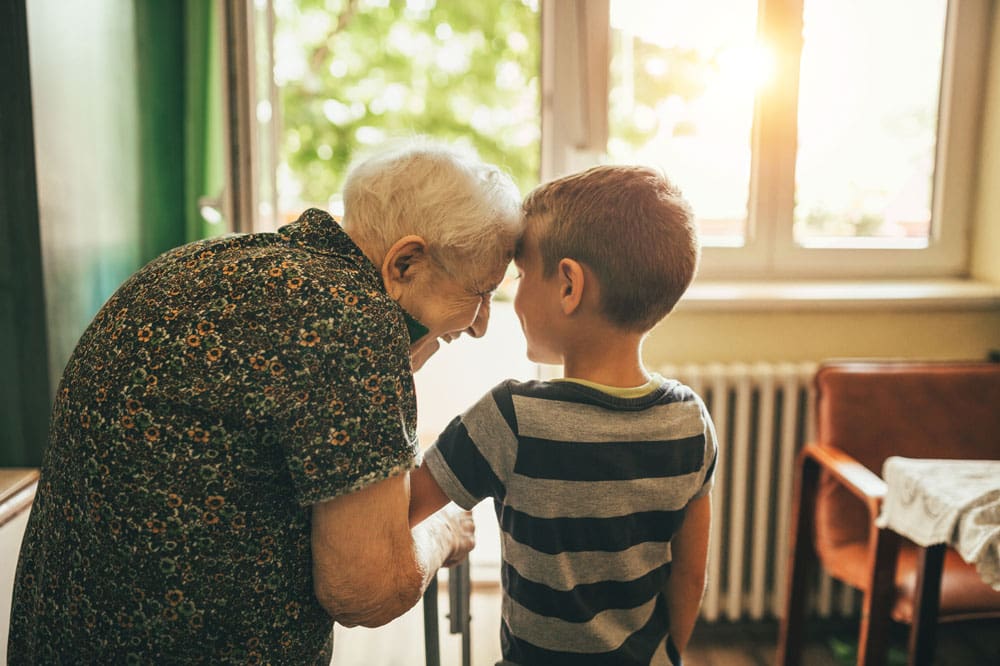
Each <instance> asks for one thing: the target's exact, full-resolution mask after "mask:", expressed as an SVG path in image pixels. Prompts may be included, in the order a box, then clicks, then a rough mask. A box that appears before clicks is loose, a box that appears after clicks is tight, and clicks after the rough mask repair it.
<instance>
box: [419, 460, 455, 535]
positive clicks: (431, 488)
mask: <svg viewBox="0 0 1000 666" xmlns="http://www.w3.org/2000/svg"><path fill="white" fill-rule="evenodd" d="M450 501H451V500H450V499H449V498H448V496H447V495H445V494H444V491H443V490H441V486H439V485H438V483H437V481H435V480H434V477H433V476H431V473H430V471H428V469H427V465H421V466H420V467H418V468H417V469H415V470H413V471H412V472H410V527H411V528H413V527H416V526H417V525H419V524H420V523H421V522H423V521H424V519H425V518H427V517H428V516H430V515H432V514H434V513H436V512H437V511H438V510H439V509H440V508H441V507H443V506H444V505H445V504H447V503H448V502H450Z"/></svg>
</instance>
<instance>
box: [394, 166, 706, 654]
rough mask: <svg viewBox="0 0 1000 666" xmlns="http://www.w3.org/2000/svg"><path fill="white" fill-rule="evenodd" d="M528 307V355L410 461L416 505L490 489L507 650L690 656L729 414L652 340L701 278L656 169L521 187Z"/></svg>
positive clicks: (691, 242)
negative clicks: (661, 357)
mask: <svg viewBox="0 0 1000 666" xmlns="http://www.w3.org/2000/svg"><path fill="white" fill-rule="evenodd" d="M523 208H524V215H525V221H526V231H525V234H524V236H523V238H522V240H521V243H520V246H519V249H518V251H517V254H516V256H515V259H514V261H515V263H516V265H517V267H518V268H519V269H520V274H521V275H520V284H519V285H518V290H517V297H516V298H515V300H514V309H515V311H516V312H517V315H518V317H519V318H520V320H521V326H522V328H523V329H524V335H525V337H526V339H527V343H528V357H529V358H530V359H532V360H534V361H537V362H539V363H552V364H562V365H563V366H564V370H565V375H566V376H565V378H564V379H560V380H555V381H549V382H540V381H531V382H518V381H513V380H510V381H506V382H504V383H502V384H500V385H499V386H497V387H496V388H494V389H493V390H492V391H491V392H490V393H489V394H488V395H486V396H485V397H483V398H482V399H481V400H480V401H479V402H478V403H477V404H476V405H474V406H473V407H472V408H470V409H469V410H468V411H467V412H466V413H464V414H462V415H461V416H459V417H458V418H456V419H455V420H454V421H452V423H451V424H449V426H448V427H447V429H446V430H445V431H444V433H443V434H442V435H441V436H440V437H439V438H438V440H437V442H436V443H435V444H434V446H433V447H432V448H431V449H430V450H428V451H427V454H426V456H425V458H424V462H423V464H422V466H421V467H419V468H418V469H417V470H415V471H414V472H413V473H412V474H411V504H410V520H411V523H412V524H416V523H417V522H419V521H420V520H423V518H424V517H425V516H427V515H430V514H431V513H433V512H434V511H436V510H437V509H439V508H440V507H441V506H443V505H444V504H446V503H447V502H448V501H449V500H451V501H454V502H455V503H456V504H458V505H459V506H462V507H464V508H466V509H470V508H472V507H473V506H474V505H475V504H477V503H478V502H479V501H481V500H483V499H485V498H486V497H492V498H493V500H494V506H495V509H496V514H497V519H498V521H499V523H500V528H501V531H502V534H501V543H502V554H503V565H502V581H503V607H502V622H501V629H500V632H501V642H502V646H503V656H504V660H505V663H507V662H512V663H515V664H521V665H522V666H527V665H529V664H544V665H546V666H554V665H558V664H572V665H573V666H580V665H587V664H673V665H674V666H677V665H678V664H680V663H681V658H680V654H681V652H683V650H684V647H685V645H686V644H687V642H688V638H689V637H690V635H691V630H692V628H693V627H694V623H695V619H696V616H697V613H698V608H699V606H700V603H701V598H702V593H703V590H704V586H705V562H706V558H707V548H708V532H709V524H710V522H711V513H712V508H711V499H710V497H709V494H708V492H709V490H710V489H711V486H712V477H713V471H714V469H715V461H716V450H717V449H716V444H715V436H714V428H713V425H712V422H711V420H710V418H709V416H708V414H707V412H706V410H705V406H704V404H703V403H702V401H701V400H700V399H699V397H698V396H697V395H695V393H694V392H693V391H691V389H689V388H687V387H686V386H683V385H682V384H680V383H679V382H676V381H672V380H667V379H664V378H662V377H660V376H658V375H657V374H655V373H651V372H649V371H648V370H647V369H646V368H645V367H644V366H643V363H642V360H641V357H640V346H641V344H642V340H643V338H644V337H645V335H646V334H647V333H648V332H649V330H650V329H651V328H652V327H653V326H654V325H655V324H656V323H657V322H659V321H660V320H661V319H663V317H665V316H666V315H667V314H668V313H669V312H670V311H671V309H672V308H673V307H674V304H676V303H677V301H678V299H679V298H680V297H681V294H683V293H684V291H685V290H686V289H687V287H688V285H689V284H690V282H691V279H692V278H693V276H694V273H695V269H696V266H697V262H698V253H699V250H698V240H697V235H696V232H695V227H694V219H693V216H692V213H691V209H690V207H689V206H688V204H687V202H686V201H685V200H684V199H683V198H681V195H680V192H679V191H678V190H677V189H676V188H675V187H674V186H673V185H672V184H671V183H670V182H669V181H668V180H666V179H665V178H664V177H663V176H661V175H660V174H659V173H657V172H656V171H653V170H651V169H646V168H641V167H625V166H602V167H595V168H592V169H589V170H587V171H584V172H582V173H578V174H574V175H571V176H567V177H564V178H560V179H558V180H555V181H552V182H550V183H547V184H544V185H541V186H540V187H538V188H536V189H535V190H534V191H533V192H531V193H530V194H529V195H528V197H527V199H526V200H525V202H524V207H523Z"/></svg>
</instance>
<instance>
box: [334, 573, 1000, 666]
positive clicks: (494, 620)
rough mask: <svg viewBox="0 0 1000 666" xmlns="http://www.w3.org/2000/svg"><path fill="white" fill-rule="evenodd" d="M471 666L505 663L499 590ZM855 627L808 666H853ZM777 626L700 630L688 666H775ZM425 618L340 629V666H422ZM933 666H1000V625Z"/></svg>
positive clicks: (820, 644)
mask: <svg viewBox="0 0 1000 666" xmlns="http://www.w3.org/2000/svg"><path fill="white" fill-rule="evenodd" d="M441 588H442V590H441V596H440V601H439V603H438V610H439V612H440V615H441V618H440V620H439V625H440V627H441V629H440V631H441V636H440V639H441V640H440V645H441V664H442V666H460V664H461V654H462V648H461V640H460V636H459V635H457V634H456V635H449V634H448V633H447V631H448V621H447V619H446V613H447V610H448V596H447V586H446V585H442V586H441ZM471 603H472V618H473V621H472V625H471V626H472V640H471V642H472V666H493V664H495V663H496V662H497V661H498V660H499V658H500V639H499V635H498V629H497V628H498V626H499V622H500V601H499V589H498V588H497V587H496V586H495V585H491V584H483V585H479V586H477V587H475V588H474V591H473V595H472V601H471ZM906 630H907V627H904V626H896V627H894V628H893V632H892V636H891V645H892V648H891V650H890V655H889V666H897V665H899V666H902V665H903V664H905V663H906V652H905V650H906ZM856 633H857V624H856V622H854V623H852V622H850V621H846V620H844V621H836V622H820V621H816V622H813V623H812V626H811V627H810V634H809V635H808V636H807V637H806V641H805V649H804V652H803V659H802V664H803V666H842V665H843V666H847V665H849V664H853V663H854V657H853V646H852V645H851V641H852V639H853V637H854V636H856ZM776 637H777V625H776V623H774V622H760V623H739V624H732V623H716V624H711V625H710V624H699V625H698V627H696V629H695V633H694V636H693V637H692V640H691V645H690V646H689V648H688V650H687V652H686V653H685V655H684V664H685V666H770V665H771V664H773V663H774V653H775V644H776ZM423 649H424V641H423V611H422V608H421V606H420V604H418V605H417V607H416V608H414V609H413V610H412V611H410V612H409V613H407V614H406V615H404V616H402V617H401V618H399V619H397V620H395V621H394V622H392V623H390V624H388V625H386V626H385V627H381V628H379V629H364V628H357V629H344V628H343V627H337V629H336V632H335V639H334V656H333V664H334V666H362V665H364V666H411V665H413V664H422V663H423ZM936 654H937V658H936V659H935V661H934V665H935V666H994V665H1000V623H998V622H992V623H966V624H962V625H942V626H941V627H940V628H939V630H938V649H937V652H936Z"/></svg>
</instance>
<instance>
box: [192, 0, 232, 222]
mask: <svg viewBox="0 0 1000 666" xmlns="http://www.w3.org/2000/svg"><path fill="white" fill-rule="evenodd" d="M224 1H226V2H228V1H229V0H224ZM184 8H185V37H186V40H185V59H184V91H185V96H184V121H185V133H184V148H185V154H184V185H185V191H186V192H187V193H188V196H187V199H186V208H185V211H184V219H185V223H186V226H185V237H186V239H187V240H188V241H193V240H199V239H202V238H209V237H211V236H217V235H219V234H222V233H224V232H225V231H226V226H225V224H224V223H217V224H212V223H211V222H209V221H208V220H206V219H205V217H204V216H203V215H202V214H201V210H200V205H199V201H200V200H202V199H203V198H204V199H207V200H209V201H212V200H216V201H217V200H218V198H219V197H220V195H221V194H222V189H223V187H224V186H225V162H224V159H225V157H224V153H223V138H222V60H221V53H220V51H219V49H220V44H219V42H220V40H219V19H218V12H217V6H216V3H215V2H212V1H210V0H185V2H184Z"/></svg>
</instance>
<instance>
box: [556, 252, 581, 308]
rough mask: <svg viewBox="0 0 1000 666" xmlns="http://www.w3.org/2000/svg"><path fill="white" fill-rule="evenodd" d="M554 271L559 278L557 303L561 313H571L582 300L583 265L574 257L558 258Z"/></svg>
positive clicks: (578, 306)
mask: <svg viewBox="0 0 1000 666" xmlns="http://www.w3.org/2000/svg"><path fill="white" fill-rule="evenodd" d="M556 273H557V276H558V278H559V303H560V305H561V306H562V311H563V314H564V315H571V314H573V313H574V312H576V311H577V310H578V309H579V308H580V303H582V302H583V289H584V271H583V266H582V265H581V264H580V262H578V261H576V260H575V259H567V258H563V259H560V260H559V267H558V269H557V271H556Z"/></svg>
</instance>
